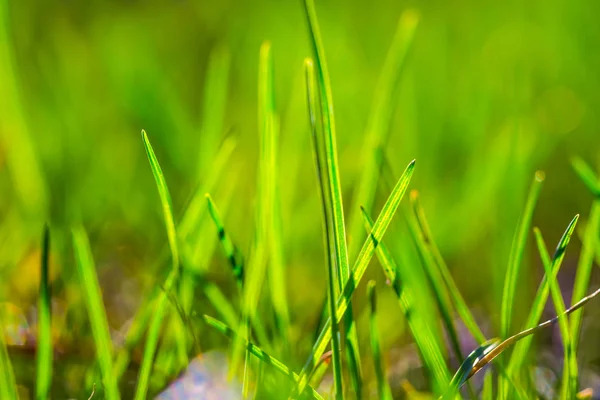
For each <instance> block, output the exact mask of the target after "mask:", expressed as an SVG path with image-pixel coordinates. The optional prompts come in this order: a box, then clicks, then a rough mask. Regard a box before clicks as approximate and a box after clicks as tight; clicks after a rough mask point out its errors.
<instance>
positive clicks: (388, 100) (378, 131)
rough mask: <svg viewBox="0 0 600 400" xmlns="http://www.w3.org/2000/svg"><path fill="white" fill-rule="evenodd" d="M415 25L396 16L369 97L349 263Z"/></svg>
mask: <svg viewBox="0 0 600 400" xmlns="http://www.w3.org/2000/svg"><path fill="white" fill-rule="evenodd" d="M418 23H419V14H418V13H417V11H415V10H407V11H404V12H403V13H402V15H401V16H400V19H399V21H398V25H397V28H396V33H395V35H394V39H393V40H392V44H391V46H390V48H389V50H388V53H387V56H386V59H385V62H384V64H383V68H382V70H381V74H380V76H379V80H378V82H377V87H376V89H375V94H374V96H373V103H372V106H371V111H370V113H369V120H368V122H367V129H366V132H365V139H364V144H363V154H364V156H365V159H364V160H363V161H362V167H361V171H362V172H361V176H360V179H359V181H358V182H359V183H358V187H357V188H356V193H355V194H354V195H353V196H352V197H353V200H352V207H351V208H350V210H351V211H350V212H351V214H350V224H349V241H350V246H349V255H350V259H351V260H353V259H354V258H355V257H356V255H357V253H358V251H359V250H360V248H359V246H360V244H361V243H362V241H360V240H359V238H362V237H363V236H364V234H363V226H362V220H361V217H360V207H364V208H365V209H367V210H370V209H371V208H372V206H373V200H374V198H375V191H376V189H377V181H378V172H379V168H380V165H381V157H379V156H378V155H379V151H378V149H379V147H380V146H381V145H382V144H383V143H386V142H387V136H388V134H389V131H390V124H391V120H392V113H393V108H394V103H395V102H394V97H395V96H394V92H396V91H397V86H399V85H398V84H399V81H400V77H401V76H402V72H403V71H404V66H405V64H406V59H407V56H408V53H409V50H410V48H411V47H412V43H413V37H414V34H415V30H416V28H417V25H418Z"/></svg>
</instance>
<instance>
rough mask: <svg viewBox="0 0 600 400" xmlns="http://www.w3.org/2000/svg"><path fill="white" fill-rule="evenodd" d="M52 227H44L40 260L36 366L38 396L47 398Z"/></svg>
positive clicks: (50, 357)
mask: <svg viewBox="0 0 600 400" xmlns="http://www.w3.org/2000/svg"><path fill="white" fill-rule="evenodd" d="M49 262H50V228H49V227H48V226H47V225H46V226H45V227H44V234H43V238H42V258H41V261H40V270H41V271H40V298H39V300H38V348H37V353H36V355H37V368H36V380H35V383H36V387H35V390H36V394H35V396H36V398H37V399H46V398H48V396H49V395H50V386H51V384H52V326H51V323H52V322H51V321H52V317H51V315H52V311H51V303H50V298H51V292H50V281H49V277H48V274H49V268H50V265H49Z"/></svg>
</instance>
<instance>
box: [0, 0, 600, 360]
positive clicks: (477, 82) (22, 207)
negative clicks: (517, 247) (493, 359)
mask: <svg viewBox="0 0 600 400" xmlns="http://www.w3.org/2000/svg"><path fill="white" fill-rule="evenodd" d="M1 4H2V9H1V11H0V12H1V21H0V24H1V27H0V28H1V30H0V189H1V193H2V195H1V196H0V217H1V219H2V224H1V228H0V301H3V302H10V303H12V304H15V305H17V306H18V307H19V308H21V309H22V310H25V311H24V312H25V313H28V312H27V311H26V310H28V309H29V307H30V306H31V305H32V304H34V303H35V301H36V296H37V285H38V278H39V273H38V272H37V268H38V259H39V247H40V245H39V242H40V236H41V230H42V226H43V224H44V223H45V222H46V221H49V223H50V225H51V227H52V228H53V234H54V235H53V255H52V259H53V264H52V265H53V276H54V285H55V289H54V294H55V296H56V298H57V299H60V300H61V301H62V303H60V304H61V306H62V307H63V308H64V309H65V310H70V311H68V312H67V311H65V315H66V317H65V318H72V319H73V320H72V322H71V323H69V324H67V325H66V326H67V327H68V328H67V329H66V330H65V331H63V332H60V333H58V334H57V335H59V336H60V337H62V338H63V340H65V341H67V342H68V341H69V338H71V339H70V340H71V341H75V342H76V340H75V339H73V338H74V337H77V336H76V335H77V334H78V332H87V330H89V328H87V327H86V322H85V320H84V318H83V317H82V315H84V314H85V313H84V311H83V309H82V304H81V296H80V294H78V289H77V287H73V286H76V285H74V284H70V282H72V281H73V279H74V265H73V260H72V255H71V250H70V248H69V245H68V243H69V237H68V229H69V227H70V226H71V225H72V224H74V223H78V222H81V223H83V225H84V226H85V228H86V229H87V231H88V233H89V235H90V240H91V244H92V250H93V253H94V257H95V260H96V264H97V268H98V274H99V277H100V281H101V284H102V285H103V288H104V297H105V303H106V305H107V312H108V317H109V322H110V323H111V328H112V329H115V330H118V329H120V327H121V326H122V325H123V324H125V322H126V321H127V320H128V319H129V318H130V317H131V316H132V315H133V313H134V312H135V309H136V308H137V307H138V306H139V304H140V303H141V302H143V301H144V299H145V296H146V295H145V293H146V291H147V290H148V288H150V287H153V286H156V285H158V284H159V283H160V282H162V281H163V279H164V276H165V273H166V271H167V270H168V260H167V259H166V258H165V256H166V254H167V253H166V252H167V241H166V236H165V231H164V223H163V220H162V215H161V208H160V204H159V200H158V196H157V192H156V188H155V183H154V181H153V178H152V173H151V171H150V168H149V166H148V162H147V159H146V154H145V152H144V148H143V145H142V142H141V139H140V130H141V129H145V130H146V131H147V132H148V135H149V137H150V140H151V141H152V144H153V146H154V149H155V151H156V152H157V156H158V158H159V161H160V163H161V165H162V168H163V170H164V172H165V175H166V179H167V182H168V184H169V188H170V191H171V195H172V198H173V204H174V209H175V211H176V214H178V215H176V217H181V215H182V213H183V211H184V209H185V208H186V206H187V204H188V203H189V201H190V198H191V197H192V195H193V193H194V191H195V190H196V189H197V188H198V187H205V185H206V184H207V182H208V181H209V180H210V177H211V176H212V175H211V174H212V173H213V172H214V171H213V165H214V161H215V156H216V154H217V152H218V149H219V148H220V146H221V143H222V142H223V141H224V140H225V138H231V139H235V141H236V143H237V145H236V147H235V149H234V153H233V156H232V158H231V159H230V162H228V164H227V165H226V166H225V168H224V173H223V174H222V175H221V176H220V179H219V181H218V182H217V183H216V184H215V185H214V188H213V189H212V191H211V194H212V195H213V197H214V198H215V201H216V202H217V204H219V206H220V207H221V211H222V213H223V214H224V220H225V224H226V227H227V228H228V231H229V233H230V234H231V236H232V237H233V239H234V240H235V242H236V243H237V244H238V246H239V247H240V249H241V252H242V253H244V254H245V255H247V250H248V249H249V247H250V244H251V240H252V237H253V234H254V223H253V218H252V216H253V215H254V202H253V199H254V196H255V193H256V170H257V159H258V151H259V143H258V121H257V107H258V106H257V74H258V68H257V63H258V50H259V47H260V45H261V43H262V42H263V41H265V40H269V41H270V42H271V44H272V51H273V55H274V59H275V89H276V109H277V111H278V113H279V115H280V117H281V133H280V138H279V149H278V151H279V156H278V157H279V160H278V163H279V164H278V173H279V181H278V185H279V190H280V193H281V199H282V215H283V234H284V249H285V264H286V271H287V279H288V288H287V289H288V297H289V301H290V310H291V318H292V324H293V329H294V332H295V335H296V338H303V334H305V333H306V332H312V330H313V326H314V324H316V320H317V318H318V315H319V313H320V307H321V304H322V302H323V299H324V298H325V293H326V290H325V285H326V267H325V263H324V256H323V243H322V234H321V229H322V228H321V217H320V206H319V196H318V191H317V184H316V179H315V172H314V162H313V156H312V154H311V145H310V136H309V130H308V117H307V109H306V105H305V103H306V101H305V89H304V76H303V69H302V63H303V59H304V58H305V57H307V56H310V55H311V54H310V48H309V41H308V38H309V35H308V29H307V26H306V22H305V17H304V14H303V9H302V4H301V2H299V1H274V0H271V1H264V0H260V1H231V0H222V1H219V2H208V1H188V0H170V1H167V0H165V1H133V0H130V1H105V2H100V1H90V2H75V1H55V2H43V1H31V0H22V1H19V2H14V1H13V2H10V1H8V0H3V1H2V3H1ZM316 6H317V11H318V13H319V20H320V23H321V30H322V35H323V38H324V45H325V47H326V52H327V61H328V64H329V68H330V73H331V81H332V86H333V98H334V102H335V111H336V121H337V131H338V133H337V139H338V152H339V161H340V165H341V179H342V186H343V190H344V193H343V195H344V201H345V211H346V214H347V215H348V214H349V213H350V211H349V209H350V205H351V204H352V199H353V195H354V193H355V189H356V185H357V183H358V179H359V177H360V172H361V168H362V161H361V160H362V157H363V149H364V137H365V129H366V125H367V119H368V116H369V113H370V112H371V102H372V99H373V94H374V89H375V86H376V83H377V79H378V76H379V73H380V71H381V67H382V65H383V61H384V59H385V55H386V52H387V49H388V47H389V45H390V43H391V40H392V37H393V35H394V32H395V29H396V25H397V22H398V19H399V17H400V15H401V13H402V12H403V11H404V10H406V9H409V8H415V9H416V10H418V12H419V14H420V17H421V18H420V22H419V26H418V28H417V31H416V35H415V40H414V43H413V47H412V50H411V52H410V54H409V56H408V59H407V62H406V66H405V69H404V71H403V73H402V76H401V79H400V81H399V83H398V86H397V90H396V94H395V96H394V104H393V107H392V111H393V117H392V120H391V125H390V129H389V136H388V139H387V142H386V143H384V144H383V149H384V152H385V154H386V156H387V157H388V158H389V160H390V161H391V164H392V165H393V169H394V171H395V172H396V174H399V173H400V172H401V171H402V170H403V169H404V167H405V166H406V164H407V163H408V162H409V161H410V160H411V159H413V158H414V159H416V160H417V166H416V172H415V176H414V178H413V181H412V183H411V187H412V188H416V189H418V190H419V191H420V193H421V199H422V202H423V205H424V208H425V210H426V211H427V214H428V219H429V222H430V224H431V227H432V230H433V233H434V235H435V237H436V240H437V242H438V244H439V246H440V248H441V251H442V253H443V254H444V256H445V258H446V261H447V262H448V264H449V265H450V268H451V269H452V272H453V274H454V276H455V279H456V280H457V283H458V285H459V287H460V289H461V291H462V292H463V295H464V296H465V297H466V299H467V300H468V301H469V303H470V304H471V305H472V306H473V307H474V308H479V309H480V310H481V311H485V313H487V315H489V316H490V320H491V324H492V326H494V324H497V323H499V309H500V306H499V305H500V302H499V300H500V294H501V289H502V282H503V279H504V273H505V267H506V264H507V261H508V253H509V248H510V244H511V240H512V236H513V232H514V229H515V227H516V224H517V220H518V217H519V214H520V212H521V210H522V208H523V205H524V201H525V196H526V193H527V188H528V187H529V184H530V182H531V181H532V179H533V175H534V172H535V171H536V170H538V169H541V170H544V171H545V172H546V183H545V184H544V188H543V190H542V194H541V197H540V200H539V202H538V207H537V210H536V213H535V216H534V225H537V226H539V227H540V228H541V229H542V231H543V232H544V234H545V237H546V239H547V241H548V243H549V245H550V244H553V243H556V242H557V240H558V238H559V237H560V234H561V233H562V231H563V230H564V227H565V226H566V224H567V223H568V221H569V220H570V219H571V218H572V216H573V215H574V214H576V213H581V214H582V219H583V220H585V219H586V217H587V213H588V210H589V206H590V203H591V200H592V196H591V195H590V194H589V192H588V191H587V190H586V188H585V187H584V186H583V184H581V183H580V181H579V180H578V179H577V178H576V176H575V174H574V173H573V172H572V169H571V168H570V158H571V157H572V156H574V155H579V156H581V157H582V158H584V159H585V160H586V161H588V162H589V163H590V164H591V165H593V166H594V167H596V168H598V167H600V140H599V138H600V136H599V132H600V116H599V114H598V113H597V112H596V111H595V110H597V109H600V75H599V74H598V71H600V53H599V52H598V51H597V44H598V43H599V42H600V25H599V24H598V23H597V15H599V12H600V4H599V3H597V2H595V1H580V2H570V1H566V0H565V1H553V2H547V1H541V0H537V1H529V2H518V1H512V2H489V1H483V2H482V1H472V0H462V1H453V2H443V1H391V0H390V1H373V2H359V1H350V2H349V1H340V0H324V1H317V4H316ZM211 66H212V67H211ZM379 186H380V188H379V190H378V201H376V203H375V207H374V215H376V214H375V212H377V210H378V209H379V207H380V205H381V201H382V200H383V199H385V197H386V196H387V192H388V189H387V188H386V187H385V186H384V185H383V184H382V183H380V185H379ZM227 205H228V206H227ZM398 221H399V223H396V224H395V226H393V227H392V232H396V234H401V231H402V230H403V227H402V224H401V220H400V219H398ZM216 240H217V238H216V235H215V232H214V230H212V229H211V230H207V231H206V232H204V235H203V236H202V238H201V239H199V241H198V242H197V243H200V244H205V243H206V244H207V246H208V243H211V244H210V245H211V246H214V245H215V244H216V243H215V242H216ZM350 240H351V241H352V240H357V239H356V238H350ZM359 240H362V238H359ZM529 244H530V245H531V244H532V243H531V242H530V243H529ZM578 247H579V241H578V240H575V241H574V243H573V244H572V247H571V248H570V250H569V252H568V253H567V259H566V262H565V267H564V268H563V271H562V273H561V274H562V275H564V276H565V277H566V278H565V279H566V280H567V281H571V280H572V278H569V276H570V275H572V274H573V271H574V266H575V265H574V263H573V261H572V260H576V257H577V254H578ZM529 250H533V247H531V246H530V248H529ZM529 253H530V254H529V256H528V258H527V259H526V263H525V269H524V271H526V274H527V275H526V276H524V277H523V279H522V280H521V281H520V282H521V286H522V287H521V288H520V290H522V293H523V302H524V304H528V303H527V299H528V298H529V297H528V296H529V295H531V293H532V291H533V289H534V288H535V287H536V286H537V282H538V279H539V277H540V276H541V275H542V268H541V265H540V263H539V261H538V260H537V256H536V255H535V253H534V251H530V252H529ZM202 262H203V263H204V265H200V266H199V268H201V269H202V270H204V271H205V272H206V273H207V274H208V276H209V277H210V278H211V279H214V280H215V282H217V283H218V284H219V286H220V287H221V288H222V290H223V291H224V292H225V293H233V292H234V289H235V286H234V284H233V282H232V280H231V278H230V276H229V275H230V274H229V271H228V269H227V264H226V260H225V259H224V257H223V256H222V255H221V253H220V252H218V251H217V252H215V254H214V256H211V255H209V256H207V257H205V259H204V260H203V261H202ZM368 273H369V275H372V276H373V277H375V278H377V279H382V274H381V272H380V271H379V269H378V268H371V269H370V270H369V272H368ZM386 296H390V297H391V296H392V295H391V292H390V293H387V292H383V293H382V294H381V297H382V299H383V300H382V301H381V302H382V303H385V298H386ZM196 298H197V302H196V303H197V304H196V305H195V308H196V309H197V310H199V311H203V312H205V311H206V312H208V311H210V307H209V306H206V302H205V301H204V300H203V298H202V297H201V296H200V295H198V296H197V297H196ZM357 299H358V300H357V301H358V303H357V304H358V305H357V306H356V307H355V313H356V314H357V315H362V314H364V307H363V306H362V304H364V290H359V292H358V294H357ZM57 301H58V300H57ZM384 307H385V306H384ZM395 307H396V306H395V304H393V307H392V306H390V307H389V308H390V310H392V311H390V312H391V313H392V315H393V316H392V317H391V318H390V319H386V320H385V321H382V327H381V330H382V332H383V333H382V334H383V335H384V338H385V340H384V346H385V347H386V348H389V347H390V346H391V345H392V344H393V343H395V342H396V341H398V340H400V338H401V337H404V338H405V339H406V338H407V336H406V335H405V334H404V332H403V330H402V329H399V327H402V326H403V325H402V323H401V322H402V321H401V317H400V313H399V312H398V310H397V308H395ZM527 307H528V306H524V307H522V308H520V307H518V308H517V309H516V311H515V312H516V314H517V318H519V316H522V315H523V313H524V312H525V311H527V310H528V308H527ZM384 309H385V308H384ZM363 322H365V321H363ZM359 329H360V328H359ZM208 335H209V334H208V333H207V337H208ZM217 338H218V336H214V338H213V339H211V340H212V341H213V343H215V341H218V342H217V343H221V344H224V343H225V340H224V339H220V338H218V339H217ZM211 340H209V342H211ZM220 340H222V341H220ZM304 342H306V343H304ZM210 345H212V344H210V343H209V346H210ZM309 346H310V340H309V338H306V339H305V340H304V341H302V342H300V344H299V350H298V354H299V356H298V357H299V358H298V360H296V362H297V363H299V362H301V360H302V359H304V357H305V354H306V352H307V351H308V349H309Z"/></svg>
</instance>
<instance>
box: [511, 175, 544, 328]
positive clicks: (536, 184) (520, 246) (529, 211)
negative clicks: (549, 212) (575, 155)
mask: <svg viewBox="0 0 600 400" xmlns="http://www.w3.org/2000/svg"><path fill="white" fill-rule="evenodd" d="M544 179H545V174H544V173H543V172H542V171H537V172H536V173H535V177H534V178H533V182H532V184H531V188H530V189H529V195H528V196H527V201H526V202H525V210H524V211H523V214H522V215H521V218H520V220H519V223H518V225H517V230H516V231H515V236H514V238H513V243H512V246H511V249H510V255H509V258H508V267H507V269H506V277H505V278H504V290H503V292H502V308H501V311H500V332H501V335H502V337H507V336H508V333H509V332H510V324H511V320H512V308H513V304H514V303H515V289H516V287H517V280H518V279H519V272H520V270H521V263H522V261H523V255H524V253H525V245H526V243H527V235H528V234H529V230H530V229H531V220H532V218H533V211H534V209H535V205H536V203H537V199H538V197H539V195H540V190H541V188H542V183H543V182H544Z"/></svg>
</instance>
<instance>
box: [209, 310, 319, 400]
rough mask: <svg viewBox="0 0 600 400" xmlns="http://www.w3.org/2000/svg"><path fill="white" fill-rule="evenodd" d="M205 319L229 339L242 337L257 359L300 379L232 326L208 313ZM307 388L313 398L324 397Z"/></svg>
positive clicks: (288, 375)
mask: <svg viewBox="0 0 600 400" xmlns="http://www.w3.org/2000/svg"><path fill="white" fill-rule="evenodd" d="M203 319H204V321H205V322H206V323H207V324H208V325H209V326H211V327H213V328H214V329H216V330H217V331H219V332H220V333H222V334H223V335H224V336H226V337H228V338H229V339H237V340H239V339H241V340H242V341H243V342H244V344H245V347H246V349H247V350H248V352H249V353H250V354H252V355H254V356H255V357H256V358H257V359H259V360H260V361H261V362H263V363H264V364H266V365H269V366H271V367H273V368H275V369H276V370H277V371H279V372H280V373H282V374H283V375H285V376H287V377H288V378H290V379H291V380H292V381H297V380H298V375H297V374H296V373H294V371H292V370H291V369H290V368H289V367H288V366H287V365H285V364H284V363H282V362H281V361H279V360H277V359H276V358H274V357H272V356H270V355H269V354H267V353H266V352H265V351H264V350H262V349H261V348H260V347H258V346H255V345H254V344H252V343H251V342H249V341H247V340H245V339H243V338H239V337H238V335H237V334H236V333H235V331H234V330H233V329H231V328H230V327H228V326H227V325H226V324H224V323H223V322H221V321H219V320H217V319H215V318H212V317H210V316H208V315H204V316H203ZM307 389H308V390H309V391H310V394H311V396H312V398H314V399H323V398H322V397H321V395H320V394H319V393H317V391H316V390H314V389H313V388H312V387H310V386H309V387H307Z"/></svg>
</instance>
